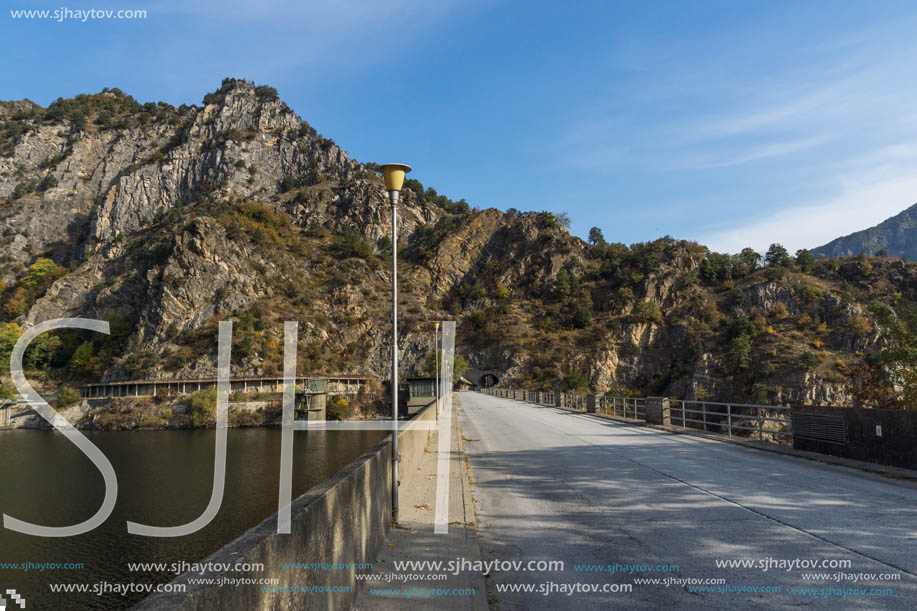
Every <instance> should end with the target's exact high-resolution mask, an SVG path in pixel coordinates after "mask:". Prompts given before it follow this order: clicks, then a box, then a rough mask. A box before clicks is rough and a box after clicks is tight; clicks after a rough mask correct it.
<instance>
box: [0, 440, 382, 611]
mask: <svg viewBox="0 0 917 611" xmlns="http://www.w3.org/2000/svg"><path fill="white" fill-rule="evenodd" d="M280 433H281V432H280V430H278V429H261V428H252V429H230V430H229V432H228V457H227V464H226V492H225V494H224V498H223V504H222V506H221V508H220V512H219V514H218V515H217V517H216V518H215V519H214V520H213V522H211V523H210V524H209V525H208V526H206V527H205V528H203V529H202V530H200V531H198V532H197V533H194V534H193V535H188V536H185V537H174V538H152V537H141V536H137V535H131V534H128V532H127V525H126V522H127V521H128V520H130V521H133V522H138V523H141V524H150V525H155V526H177V525H181V524H185V523H187V522H190V521H192V520H194V519H195V518H197V517H198V516H200V514H201V513H202V512H203V511H204V509H205V508H206V507H207V504H208V502H209V500H210V494H211V489H212V486H213V462H214V440H215V438H216V433H215V432H214V431H132V432H128V431H117V432H91V431H83V434H84V435H86V436H87V437H88V438H89V440H90V441H92V443H94V444H95V445H96V447H98V448H99V449H100V450H102V452H104V453H105V455H106V456H107V457H108V459H109V460H110V461H111V463H112V465H113V466H114V468H115V472H116V473H117V475H118V500H117V504H116V505H115V510H114V512H113V513H112V515H111V517H109V519H108V520H107V521H106V522H105V523H104V524H103V525H102V526H100V527H99V528H97V529H95V530H94V531H93V532H91V533H87V534H85V535H80V536H77V537H61V538H40V537H30V536H27V535H23V534H20V533H16V532H13V531H10V530H7V529H3V528H0V567H2V563H24V562H32V563H43V562H49V563H68V562H72V563H78V562H81V563H83V566H84V568H83V569H76V570H63V569H61V570H46V571H44V572H42V571H38V570H29V571H22V570H19V569H16V570H13V569H4V568H0V590H2V591H6V590H7V589H9V588H14V589H16V590H17V591H18V592H19V593H20V594H22V595H23V596H24V597H25V599H26V601H27V603H28V604H27V609H61V610H64V609H121V608H125V607H128V606H130V605H131V604H133V603H136V602H137V601H138V600H140V599H142V598H143V595H139V596H138V595H127V596H119V595H111V594H109V595H103V596H96V595H93V594H53V593H51V592H50V589H49V587H48V584H49V583H84V584H90V585H92V584H98V583H101V582H113V583H131V582H134V583H152V582H156V583H159V582H165V581H169V580H171V579H172V578H173V577H174V575H173V574H169V573H160V572H146V573H143V572H140V573H132V572H130V571H128V568H127V563H129V562H169V563H171V562H180V561H186V562H196V561H198V560H201V559H203V558H204V557H205V556H207V555H208V554H210V553H212V552H214V551H216V550H217V549H219V548H220V547H221V546H222V545H224V544H225V543H228V542H229V541H231V540H233V539H235V538H236V537H237V536H239V535H240V534H242V532H244V531H245V530H246V529H248V528H250V527H251V526H254V525H255V524H257V523H259V522H260V521H262V520H263V519H265V518H267V517H269V516H270V515H271V514H273V513H274V512H276V511H277V495H278V491H279V479H278V478H279V477H280V471H279V460H280ZM384 435H385V433H384V432H383V431H297V432H296V433H295V437H294V439H295V442H294V445H293V448H294V450H293V456H294V467H293V496H294V498H295V497H296V496H298V495H299V494H301V493H303V492H305V491H306V490H308V489H309V488H311V487H312V486H314V485H316V484H318V483H319V482H321V481H322V480H324V479H326V478H328V477H329V476H331V475H333V474H334V473H335V472H336V471H338V470H339V469H340V468H341V467H343V466H345V465H346V464H347V463H349V462H350V461H352V460H353V459H354V458H356V457H357V456H359V455H360V454H362V453H363V452H365V451H366V450H367V449H369V448H370V447H372V446H373V445H375V444H376V443H378V442H379V441H381V440H382V438H383V437H384ZM103 496H104V485H103V480H102V475H101V474H100V473H99V471H98V470H97V469H96V468H95V466H93V464H92V463H91V462H90V461H89V459H87V458H86V457H85V456H84V455H83V453H82V452H80V451H79V450H78V449H77V448H76V446H74V445H73V444H71V443H70V442H69V441H67V440H66V439H65V438H64V437H63V436H62V435H61V434H59V433H57V432H54V431H31V430H28V431H22V430H18V431H0V512H2V513H4V514H6V515H9V516H11V517H15V518H19V519H20V520H25V521H27V522H32V523H35V524H41V525H45V526H67V525H72V524H77V523H79V522H82V521H84V520H86V519H88V518H90V517H91V516H92V515H93V514H94V513H95V512H96V511H97V510H98V508H99V506H100V504H101V502H102V498H103Z"/></svg>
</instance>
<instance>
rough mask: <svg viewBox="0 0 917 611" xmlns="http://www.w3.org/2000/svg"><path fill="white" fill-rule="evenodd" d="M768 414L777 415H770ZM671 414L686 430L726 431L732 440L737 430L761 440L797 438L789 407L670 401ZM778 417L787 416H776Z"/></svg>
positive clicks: (675, 423) (674, 420) (677, 423)
mask: <svg viewBox="0 0 917 611" xmlns="http://www.w3.org/2000/svg"><path fill="white" fill-rule="evenodd" d="M691 406H693V407H691ZM768 412H770V413H774V414H775V415H767V414H768ZM669 413H670V414H671V422H672V424H673V425H675V426H681V427H682V428H686V429H698V430H703V431H705V432H711V433H722V432H725V433H726V434H727V435H729V436H730V437H732V436H734V434H735V432H736V431H745V432H748V433H751V435H747V434H743V435H742V436H757V437H758V439H759V440H761V441H763V440H764V436H765V435H783V436H789V437H792V436H793V419H792V418H790V417H789V415H790V408H789V407H787V406H785V405H759V404H755V403H720V402H716V401H685V400H674V401H671V402H670V407H669ZM776 414H781V415H783V414H785V415H786V417H776ZM679 422H680V423H681V424H679ZM689 423H690V424H689ZM767 423H776V424H771V425H768V424H767Z"/></svg>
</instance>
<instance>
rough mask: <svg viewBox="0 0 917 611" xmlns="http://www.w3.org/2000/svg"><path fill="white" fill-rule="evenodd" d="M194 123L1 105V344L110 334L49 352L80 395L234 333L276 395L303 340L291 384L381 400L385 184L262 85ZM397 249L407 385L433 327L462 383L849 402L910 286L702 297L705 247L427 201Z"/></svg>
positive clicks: (44, 355)
mask: <svg viewBox="0 0 917 611" xmlns="http://www.w3.org/2000/svg"><path fill="white" fill-rule="evenodd" d="M204 101H205V103H204V105H203V106H183V107H180V108H174V107H171V106H168V105H165V104H161V103H160V104H151V103H148V104H145V105H140V104H138V103H137V102H135V101H134V100H133V99H132V98H130V97H129V96H126V95H125V94H123V93H121V92H120V91H118V90H111V91H105V92H102V93H100V94H96V95H93V96H79V97H78V98H75V99H73V100H59V101H58V102H55V103H54V104H52V105H51V106H50V107H49V108H47V109H42V108H40V107H38V106H36V105H34V104H32V103H31V102H28V101H21V102H4V103H0V228H2V231H3V235H4V236H5V237H6V238H7V239H6V240H4V242H3V244H0V254H2V256H3V259H4V265H3V266H2V267H0V279H2V281H3V287H2V289H0V292H2V296H0V303H2V312H0V316H2V317H3V318H4V319H5V321H6V323H5V324H6V326H5V327H4V329H5V332H7V336H10V335H11V334H12V335H15V333H17V332H18V330H21V329H23V328H27V327H29V326H31V325H33V324H35V323H37V322H40V321H43V320H47V319H50V318H59V317H65V316H72V317H91V318H105V319H107V320H109V321H110V323H111V328H112V335H111V337H109V338H99V337H92V336H90V335H81V334H68V333H64V334H60V336H59V337H58V338H56V339H55V340H54V341H49V342H48V343H47V345H43V346H42V347H41V349H40V350H39V349H38V348H36V349H35V350H34V351H33V353H32V355H31V356H30V358H31V361H30V362H31V363H32V364H33V366H34V367H36V368H44V369H47V370H49V371H52V372H54V373H55V375H57V376H58V377H65V378H69V379H70V381H71V383H77V382H79V381H81V380H85V379H106V380H108V379H124V378H137V377H192V376H201V375H214V373H215V360H216V359H215V355H216V329H217V323H218V322H219V321H221V320H230V321H233V323H234V344H233V369H234V374H247V375H261V374H270V375H273V374H276V373H277V372H278V371H280V368H281V366H282V347H283V321H285V320H297V321H299V328H300V331H299V345H298V360H299V369H300V372H301V373H309V372H313V373H329V374H330V373H344V372H352V373H373V374H376V375H379V376H380V377H381V378H383V379H384V378H386V377H387V373H388V366H389V350H390V344H389V335H390V330H391V327H390V313H389V312H390V296H389V295H390V293H389V283H390V275H389V274H390V271H389V270H390V263H391V262H390V243H387V240H388V237H389V234H390V223H391V216H390V215H391V210H390V208H389V206H388V205H386V204H385V203H384V202H385V193H384V188H383V185H382V182H381V179H380V178H379V176H378V175H377V173H376V172H375V166H374V165H373V164H361V163H358V162H357V161H355V160H353V159H350V158H349V157H348V155H347V154H346V153H345V152H344V151H342V150H341V149H340V148H339V147H338V146H337V145H335V144H334V143H333V142H332V141H331V140H328V139H326V138H324V137H322V136H321V135H319V134H318V133H317V132H316V131H315V130H314V129H312V127H311V126H309V125H308V124H307V123H305V122H303V121H301V120H300V119H299V117H297V116H296V115H295V114H294V113H293V112H292V111H291V110H290V109H289V108H288V107H287V106H286V105H285V104H284V103H283V102H282V101H280V100H279V99H278V98H277V97H276V92H274V91H273V90H272V89H271V88H269V87H255V86H254V85H252V84H250V83H247V82H244V81H237V80H233V79H227V80H226V81H224V83H223V85H222V87H221V88H220V89H219V90H217V91H216V92H214V93H211V94H208V95H207V96H206V97H205V100H204ZM399 235H400V240H399V253H400V254H399V260H400V265H401V267H400V270H401V275H400V279H401V285H400V291H401V299H400V308H401V309H400V312H401V319H400V323H399V324H400V331H401V335H402V337H401V338H400V339H399V343H400V346H401V347H402V348H403V350H404V354H403V357H402V359H403V362H404V365H405V372H408V371H411V370H412V369H413V368H414V366H415V365H416V364H417V363H418V362H419V361H420V360H421V359H422V357H423V356H424V354H425V353H426V352H427V351H428V350H429V349H430V345H431V341H432V337H431V335H432V333H431V332H432V325H431V322H432V321H434V320H442V319H456V320H458V322H459V337H458V341H459V344H460V346H459V352H460V353H462V354H463V355H464V356H465V357H466V358H467V360H468V361H469V363H470V365H471V366H472V367H474V368H475V369H477V370H481V371H490V370H494V371H498V372H500V373H501V375H502V377H503V380H504V381H505V382H507V383H514V384H520V385H527V386H530V387H540V388H581V389H584V388H586V387H592V388H594V389H596V390H601V391H605V390H610V389H611V390H616V391H622V392H624V391H627V392H641V393H647V392H654V393H666V394H671V395H675V396H687V397H689V398H693V397H697V396H709V397H718V398H723V399H736V398H745V399H746V400H757V401H777V402H787V401H792V402H807V403H832V404H850V403H851V402H852V400H853V399H852V395H851V391H850V388H851V387H852V386H851V385H852V384H853V383H854V381H855V380H854V379H853V378H852V377H851V375H850V374H849V372H850V368H851V367H852V366H854V365H856V363H857V362H860V361H862V359H863V355H864V354H867V353H868V352H870V351H872V350H875V349H876V347H877V346H878V341H879V336H878V328H877V327H875V325H874V324H873V323H872V322H871V319H870V318H869V315H868V312H866V311H865V310H864V308H862V307H861V305H860V302H861V301H864V300H866V299H867V298H884V297H888V296H890V295H893V294H895V293H896V292H899V293H900V292H901V290H905V292H907V291H910V290H911V289H910V286H911V285H912V283H914V279H915V277H917V274H915V273H914V270H913V269H912V267H911V266H909V265H908V264H905V263H902V262H894V263H892V262H888V263H885V264H881V265H884V266H885V267H881V269H880V271H881V274H880V276H881V279H882V282H881V283H876V282H872V283H871V282H870V281H866V280H864V279H863V278H862V277H860V276H861V275H862V274H861V271H862V270H860V268H857V267H856V266H854V267H850V266H849V265H846V264H844V265H841V264H840V263H838V265H835V266H831V265H827V264H823V265H822V266H821V267H820V268H818V269H816V270H814V271H809V272H807V273H801V272H800V271H799V270H796V271H790V272H788V274H782V275H781V276H780V278H774V277H772V276H773V274H771V273H770V272H768V271H767V270H761V269H757V270H755V269H746V270H744V271H742V272H739V271H733V272H728V273H725V274H723V273H720V274H719V275H717V274H713V275H710V274H708V273H707V271H708V270H707V266H708V263H709V262H707V260H706V259H707V258H708V253H707V251H706V249H704V248H703V247H700V246H698V245H696V244H692V243H686V242H676V241H674V240H670V239H662V240H658V241H656V242H652V243H648V244H635V245H632V246H631V247H630V248H628V247H625V246H623V245H608V244H599V245H588V244H585V243H584V242H582V241H581V240H579V239H577V238H574V237H572V236H570V234H569V233H568V232H567V230H566V229H565V228H564V227H563V226H561V225H560V224H559V223H558V221H557V219H556V218H555V217H554V216H553V215H551V214H549V213H525V214H506V213H503V212H499V211H497V210H483V211H479V210H474V209H469V208H468V206H467V205H466V204H464V202H458V203H456V202H452V201H451V200H449V199H448V198H445V197H443V196H440V195H438V194H436V193H435V192H434V191H432V190H429V189H428V190H424V189H423V187H422V185H420V183H418V182H416V181H409V183H408V184H407V185H406V188H405V190H404V191H403V193H402V204H401V207H400V210H399ZM52 261H53V263H52ZM845 265H846V267H845ZM896 266H897V267H896ZM848 268H849V269H848ZM914 285H915V286H917V284H914ZM851 321H853V322H851ZM854 323H855V324H854ZM867 327H868V328H867ZM810 354H812V355H815V356H814V357H812V356H809V355H810ZM813 358H814V359H815V360H814V361H813ZM800 359H803V360H804V361H805V362H806V365H805V366H800V364H799V363H800ZM752 395H754V396H752Z"/></svg>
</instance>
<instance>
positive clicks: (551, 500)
mask: <svg viewBox="0 0 917 611" xmlns="http://www.w3.org/2000/svg"><path fill="white" fill-rule="evenodd" d="M458 396H459V398H460V404H461V407H460V416H461V419H462V420H461V422H462V428H463V430H464V434H465V437H466V438H467V440H466V444H465V450H466V453H467V455H468V456H469V457H470V461H471V469H472V475H473V477H474V482H473V484H472V495H473V497H474V499H475V509H476V512H477V523H478V530H479V538H480V540H481V547H482V552H483V556H484V559H485V560H501V561H506V560H508V561H523V562H526V563H527V562H528V561H531V560H536V561H537V560H561V561H563V562H564V570H563V571H538V570H509V571H500V570H494V571H492V572H491V574H490V577H489V579H488V595H489V597H490V600H491V605H492V607H495V608H497V609H607V608H611V607H614V608H624V609H800V608H813V607H814V608H816V609H917V484H915V483H914V482H910V481H901V480H892V479H887V478H883V477H880V476H877V475H872V474H867V473H864V472H860V471H856V470H854V469H849V468H845V467H837V466H831V465H825V464H822V463H818V462H813V461H808V460H804V459H800V458H794V457H790V456H783V455H778V454H773V453H769V452H762V451H758V450H754V449H750V448H745V447H740V446H735V445H732V444H728V443H723V442H718V441H713V440H709V439H702V438H698V437H691V436H687V435H672V434H669V433H665V432H659V431H655V430H651V429H647V428H643V427H638V426H633V425H628V424H622V423H616V422H613V421H610V420H605V419H599V418H596V417H593V416H586V415H582V414H573V413H570V412H566V411H562V410H558V409H554V408H546V407H538V406H534V405H530V404H526V403H520V402H517V401H512V400H509V399H498V398H495V397H491V396H487V395H482V394H478V393H460V394H459V395H458ZM797 560H799V561H815V562H818V563H822V562H828V563H835V565H834V566H826V567H824V568H822V567H818V568H815V569H814V570H812V569H806V568H801V567H799V568H792V569H790V570H787V564H786V563H787V562H789V561H793V562H795V561H797ZM717 561H720V562H722V561H739V562H741V561H747V562H749V563H752V564H754V565H755V566H750V567H745V568H741V567H734V568H723V567H718V566H717ZM837 561H840V562H841V563H843V562H846V561H849V565H847V566H842V567H838V565H837V564H836V562H837ZM616 563H617V564H620V565H631V566H632V565H644V566H642V567H639V568H637V569H636V570H635V571H634V572H633V573H627V572H626V571H625V570H616V571H614V572H611V570H610V569H605V570H601V569H599V570H593V571H589V570H584V569H583V568H582V567H580V569H579V570H577V568H576V567H575V566H574V565H614V564H616ZM774 563H778V564H776V565H775V564H774ZM762 564H764V565H767V566H769V567H770V568H769V569H768V570H766V571H765V570H763V569H762V568H759V567H761V566H762ZM661 565H669V566H670V565H677V566H678V568H677V570H670V571H665V570H654V569H656V567H658V566H661ZM797 567H798V565H797ZM533 568H535V569H537V568H538V567H537V566H535V567H533ZM806 574H822V576H821V577H817V578H814V579H810V580H806V579H805V578H804V575H806ZM838 574H840V575H838ZM857 575H859V577H855V576H857ZM864 575H872V577H864ZM889 575H893V576H899V578H898V579H897V580H892V579H888V580H883V579H881V578H880V577H879V576H889ZM666 578H670V579H671V578H675V579H679V580H685V579H696V580H707V579H721V580H724V583H721V584H696V583H695V584H691V585H685V584H683V583H680V582H671V581H670V585H668V586H666V585H664V580H665V579H666ZM642 579H659V580H660V582H659V583H657V584H646V583H635V580H642ZM854 579H857V581H854ZM577 583H582V584H590V585H591V584H595V585H597V587H605V584H619V586H620V585H628V584H630V585H632V591H631V592H618V593H611V592H582V591H580V592H575V593H573V594H569V595H568V594H566V593H565V592H564V588H566V587H570V585H571V584H577ZM552 584H553V585H552ZM698 585H701V586H702V587H710V588H712V591H709V590H708V591H691V588H692V587H696V586H698ZM507 586H509V587H513V586H516V587H519V588H525V587H533V588H534V591H532V592H521V591H520V592H508V591H505V588H506V587H507ZM609 587H613V586H612V585H610V586H609ZM756 588H757V590H755V589H756ZM763 588H770V589H771V591H764V590H763ZM775 588H779V589H780V591H779V592H778V591H775V590H774V589H775ZM829 588H830V589H829ZM501 589H503V591H501ZM793 589H799V590H803V589H809V590H812V592H810V593H799V592H794V591H793ZM872 589H891V593H890V594H888V593H882V594H880V593H876V592H873V593H872V594H869V591H870V590H872ZM543 590H551V591H553V592H554V593H551V594H549V595H544V594H543V593H542V591H543ZM737 590H738V591H737ZM854 590H858V591H860V592H862V594H859V593H857V592H854Z"/></svg>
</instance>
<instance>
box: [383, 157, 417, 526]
mask: <svg viewBox="0 0 917 611" xmlns="http://www.w3.org/2000/svg"><path fill="white" fill-rule="evenodd" d="M410 171H411V166H409V165H405V164H403V163H387V164H385V165H383V166H382V178H383V179H384V180H385V189H386V191H388V200H389V202H391V204H392V523H394V524H397V523H398V461H400V460H401V456H399V454H398V196H399V195H400V194H401V187H402V186H404V175H405V174H407V173H408V172H410Z"/></svg>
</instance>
